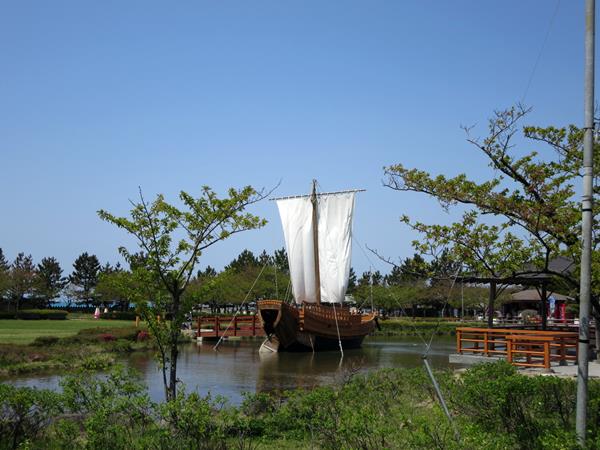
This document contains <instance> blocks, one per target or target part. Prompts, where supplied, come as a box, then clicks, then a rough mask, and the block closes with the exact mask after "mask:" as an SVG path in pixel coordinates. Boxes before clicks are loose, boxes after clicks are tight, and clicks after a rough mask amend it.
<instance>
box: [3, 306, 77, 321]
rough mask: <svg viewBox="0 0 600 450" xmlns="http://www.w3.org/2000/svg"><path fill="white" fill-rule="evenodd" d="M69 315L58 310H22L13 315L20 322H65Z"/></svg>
mask: <svg viewBox="0 0 600 450" xmlns="http://www.w3.org/2000/svg"><path fill="white" fill-rule="evenodd" d="M68 315H69V313H68V312H67V311H62V310H59V309H23V310H21V311H19V312H17V313H16V314H15V317H14V318H15V319H22V320H44V319H46V320H65V319H66V318H67V316H68Z"/></svg>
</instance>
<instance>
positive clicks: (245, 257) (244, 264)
mask: <svg viewBox="0 0 600 450" xmlns="http://www.w3.org/2000/svg"><path fill="white" fill-rule="evenodd" d="M258 265H259V263H258V259H257V258H256V256H254V253H252V252H251V251H250V250H248V249H246V250H244V251H243V252H242V253H240V254H239V255H238V257H237V258H235V259H234V260H233V261H231V262H230V263H229V264H228V265H226V266H225V270H233V271H234V272H241V271H243V270H244V269H246V268H248V267H257V266H258Z"/></svg>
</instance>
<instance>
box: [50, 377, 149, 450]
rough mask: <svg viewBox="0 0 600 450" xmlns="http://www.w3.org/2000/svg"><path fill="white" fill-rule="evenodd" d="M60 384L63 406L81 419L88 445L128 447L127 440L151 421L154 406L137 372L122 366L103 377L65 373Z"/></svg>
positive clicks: (131, 440)
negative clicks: (68, 374) (67, 374)
mask: <svg viewBox="0 0 600 450" xmlns="http://www.w3.org/2000/svg"><path fill="white" fill-rule="evenodd" d="M61 387H62V389H63V394H62V395H63V399H64V400H63V401H64V403H65V407H66V408H67V409H68V410H69V411H71V412H72V413H75V414H78V415H81V417H83V418H84V419H83V423H82V426H83V430H84V432H85V434H86V445H85V447H87V448H93V449H118V448H123V449H124V448H131V447H128V445H129V443H130V442H135V441H136V440H137V435H138V434H139V433H144V432H145V429H146V428H147V427H148V428H149V427H151V426H152V424H153V418H152V407H153V405H152V403H151V402H150V399H149V397H148V394H147V392H146V388H145V386H144V385H143V384H141V383H140V381H139V378H138V376H137V374H136V373H134V372H132V371H130V370H129V371H128V370H125V369H124V368H123V367H121V366H116V367H114V368H113V369H112V370H111V371H110V372H109V374H108V375H107V376H106V377H98V376H94V374H93V373H90V372H86V371H84V372H82V373H80V374H78V375H71V376H67V377H65V378H64V379H63V380H62V381H61ZM63 436H64V433H63ZM65 437H67V436H65ZM73 437H75V436H71V437H70V439H72V438H73ZM67 438H68V437H67ZM71 444H73V443H72V442H71Z"/></svg>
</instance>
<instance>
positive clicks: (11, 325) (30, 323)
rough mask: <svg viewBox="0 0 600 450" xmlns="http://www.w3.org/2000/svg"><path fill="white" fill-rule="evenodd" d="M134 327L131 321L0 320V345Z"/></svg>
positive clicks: (27, 342)
mask: <svg viewBox="0 0 600 450" xmlns="http://www.w3.org/2000/svg"><path fill="white" fill-rule="evenodd" d="M134 326H135V322H134V321H132V320H102V319H97V320H95V319H75V320H68V319H67V320H0V344H30V343H31V342H33V340H34V339H35V338H37V337H39V336H57V337H66V336H73V335H75V334H77V333H78V332H79V330H83V329H85V328H96V327H110V328H116V327H119V328H121V327H134Z"/></svg>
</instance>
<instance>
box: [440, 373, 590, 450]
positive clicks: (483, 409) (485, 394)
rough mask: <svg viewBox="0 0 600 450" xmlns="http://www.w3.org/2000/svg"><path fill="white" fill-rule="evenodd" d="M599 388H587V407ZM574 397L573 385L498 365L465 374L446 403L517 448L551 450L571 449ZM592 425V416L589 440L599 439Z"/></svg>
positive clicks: (555, 378)
mask: <svg viewBox="0 0 600 450" xmlns="http://www.w3.org/2000/svg"><path fill="white" fill-rule="evenodd" d="M599 388H600V386H599V384H598V383H597V382H593V381H592V382H590V403H591V405H593V404H594V401H596V402H597V401H598V400H597V398H598V393H599V390H600V389H599ZM575 394H576V383H575V381H574V380H571V379H563V378H558V377H542V376H537V377H528V376H525V375H522V374H519V373H518V372H517V370H516V369H515V368H514V367H513V366H511V365H510V364H508V363H507V362H498V363H488V364H482V365H479V366H476V367H473V368H471V369H469V370H468V371H467V372H466V373H465V374H464V376H463V377H462V378H460V379H459V380H458V381H457V382H456V385H455V388H454V389H453V390H452V395H451V401H452V404H453V405H454V408H455V410H456V411H457V412H458V413H459V415H460V416H461V417H463V418H465V419H466V420H467V421H469V422H471V423H473V424H476V425H478V426H479V427H480V428H481V429H485V430H488V431H492V432H496V433H499V434H504V435H509V436H513V437H514V439H515V442H516V446H517V448H523V449H535V448H548V447H546V446H545V444H544V442H551V443H552V446H551V447H550V448H570V447H569V446H568V443H569V442H570V441H573V440H574V439H573V436H572V435H570V434H569V433H568V432H569V430H574V428H575V424H574V418H575V397H576V395H575ZM593 399H596V400H593ZM593 410H594V408H593V406H592V407H591V408H590V411H593ZM597 419H598V417H597V414H596V416H595V417H594V414H593V413H592V416H591V417H590V418H589V423H590V424H591V427H590V430H589V431H590V435H591V437H592V438H597V437H598V432H599V427H600V424H599V423H598V420H597ZM557 430H562V431H563V432H561V433H557ZM559 441H560V444H561V445H562V446H561V445H559ZM548 445H550V444H548Z"/></svg>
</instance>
